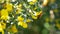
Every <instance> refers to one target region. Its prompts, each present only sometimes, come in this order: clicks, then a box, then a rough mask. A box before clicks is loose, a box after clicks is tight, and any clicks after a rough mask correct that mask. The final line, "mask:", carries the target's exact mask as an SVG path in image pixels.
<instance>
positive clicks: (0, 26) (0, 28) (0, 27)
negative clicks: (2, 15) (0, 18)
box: [0, 22, 4, 34]
mask: <svg viewBox="0 0 60 34" xmlns="http://www.w3.org/2000/svg"><path fill="white" fill-rule="evenodd" d="M0 32H2V34H4V31H3V28H2V25H1V22H0Z"/></svg>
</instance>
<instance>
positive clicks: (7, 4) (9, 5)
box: [6, 3, 13, 12]
mask: <svg viewBox="0 0 60 34" xmlns="http://www.w3.org/2000/svg"><path fill="white" fill-rule="evenodd" d="M12 7H13V5H12V4H11V3H6V8H7V11H9V12H11V11H12V10H13V8H12Z"/></svg>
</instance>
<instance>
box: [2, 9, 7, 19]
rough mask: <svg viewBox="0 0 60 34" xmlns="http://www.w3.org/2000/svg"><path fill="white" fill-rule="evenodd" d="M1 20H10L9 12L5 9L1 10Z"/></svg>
mask: <svg viewBox="0 0 60 34" xmlns="http://www.w3.org/2000/svg"><path fill="white" fill-rule="evenodd" d="M1 19H3V20H7V19H8V11H7V10H5V9H2V10H1Z"/></svg>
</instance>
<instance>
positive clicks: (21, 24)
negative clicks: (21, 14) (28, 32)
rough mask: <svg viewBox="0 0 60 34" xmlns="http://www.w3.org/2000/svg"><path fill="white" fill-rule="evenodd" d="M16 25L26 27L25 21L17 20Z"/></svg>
mask: <svg viewBox="0 0 60 34" xmlns="http://www.w3.org/2000/svg"><path fill="white" fill-rule="evenodd" d="M18 25H20V26H22V27H23V28H27V27H28V25H27V23H25V22H22V21H21V22H18Z"/></svg>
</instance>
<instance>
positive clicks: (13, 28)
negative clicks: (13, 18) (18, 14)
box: [11, 25, 18, 33]
mask: <svg viewBox="0 0 60 34" xmlns="http://www.w3.org/2000/svg"><path fill="white" fill-rule="evenodd" d="M11 30H12V32H13V33H16V32H17V31H18V30H17V28H16V26H15V25H13V26H12V27H11Z"/></svg>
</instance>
